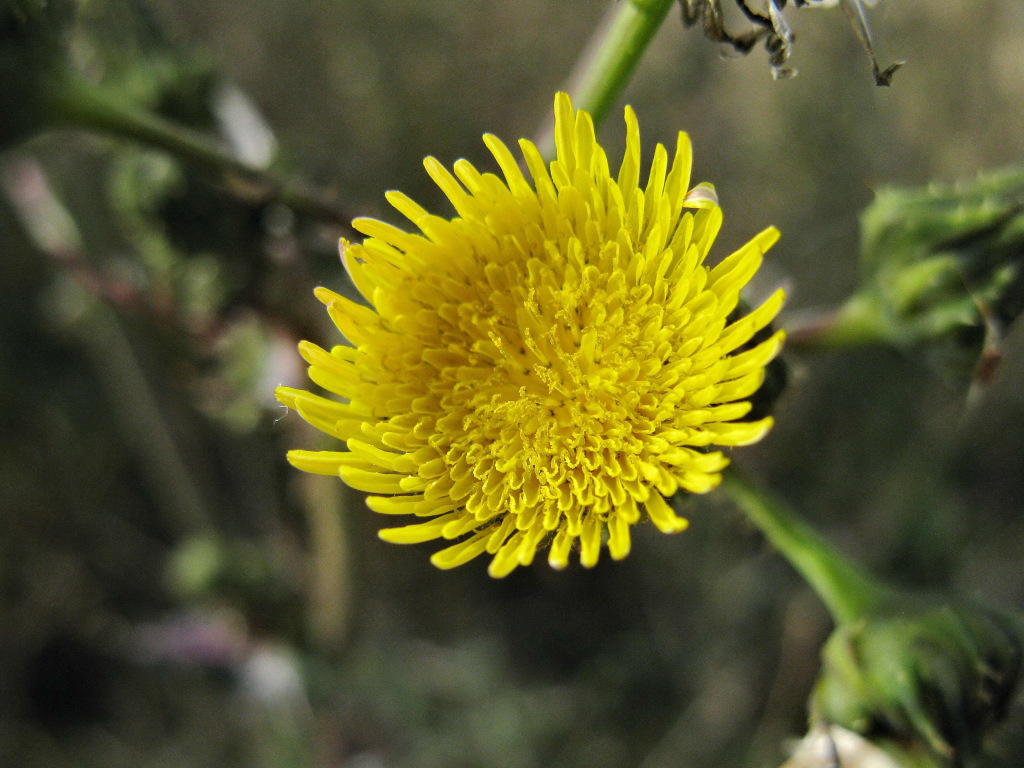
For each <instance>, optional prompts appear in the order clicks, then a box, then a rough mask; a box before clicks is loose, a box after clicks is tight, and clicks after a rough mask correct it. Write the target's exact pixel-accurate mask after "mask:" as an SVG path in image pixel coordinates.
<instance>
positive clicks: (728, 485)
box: [723, 467, 888, 625]
mask: <svg viewBox="0 0 1024 768" xmlns="http://www.w3.org/2000/svg"><path fill="white" fill-rule="evenodd" d="M723 487H724V488H725V489H726V490H727V491H728V492H729V494H730V495H731V496H732V498H733V500H734V501H735V502H736V504H737V505H738V506H739V507H740V509H742V510H743V512H744V513H746V515H747V517H748V518H750V520H751V521H752V522H753V523H754V525H756V526H757V527H758V528H760V529H761V532H762V533H763V534H764V535H765V537H766V538H767V539H768V540H769V541H770V542H771V543H772V545H773V546H774V547H775V548H776V549H777V550H778V551H779V552H780V553H781V554H782V556H783V557H785V558H786V560H788V561H789V564H790V565H792V566H793V568H795V569H796V571H797V572H798V573H799V574H800V575H801V576H803V577H804V579H806V580H807V582H808V583H809V584H810V585H811V588H812V589H814V591H815V592H816V593H817V594H818V597H820V598H821V600H822V602H824V603H825V607H826V608H828V611H829V613H830V614H832V618H833V619H834V620H835V622H836V624H839V625H844V624H850V623H852V622H855V621H857V620H859V619H861V618H863V617H864V616H866V615H867V614H868V613H870V612H871V611H872V610H874V609H876V608H878V607H879V605H880V604H881V603H882V602H883V601H884V600H885V598H886V596H887V595H888V590H887V588H886V587H884V586H882V585H881V584H879V583H878V582H876V581H875V580H874V579H872V578H871V577H870V576H869V575H868V574H867V573H865V572H864V570H863V569H861V568H860V567H859V566H858V565H856V564H855V563H853V562H852V561H850V560H848V559H847V558H846V557H844V556H843V555H841V554H840V553H839V552H837V551H836V550H835V549H834V548H833V547H831V546H830V545H829V544H828V543H827V542H826V541H825V540H824V539H823V538H822V537H821V536H819V535H818V534H817V533H816V532H815V531H814V530H813V529H812V528H811V527H810V526H809V525H807V524H806V523H805V522H803V520H801V519H800V518H799V517H797V516H796V514H795V513H794V512H793V511H792V510H791V509H790V508H789V507H788V506H787V505H786V504H785V502H783V501H782V500H781V499H779V498H778V497H775V496H773V495H772V494H770V493H769V492H768V491H766V490H765V489H764V488H761V487H759V486H758V485H756V484H755V483H754V482H753V481H751V480H750V479H748V478H746V477H744V475H743V474H741V473H740V472H739V470H737V469H736V468H735V467H730V468H729V469H728V470H726V472H725V473H724V475H723Z"/></svg>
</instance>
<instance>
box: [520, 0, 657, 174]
mask: <svg viewBox="0 0 1024 768" xmlns="http://www.w3.org/2000/svg"><path fill="white" fill-rule="evenodd" d="M674 4H675V0H619V2H618V7H616V8H615V9H614V10H613V12H612V13H611V15H610V16H609V18H608V19H607V20H606V21H605V22H604V23H603V24H602V25H601V27H600V28H599V29H598V30H597V32H596V33H595V35H594V37H593V39H592V40H591V41H590V43H589V44H588V45H587V48H586V50H585V51H584V52H583V55H582V56H581V57H580V60H579V63H578V64H577V65H576V68H575V70H574V71H573V73H572V75H571V76H570V77H569V84H568V86H567V90H568V91H569V94H570V95H571V96H572V97H573V104H574V105H575V106H576V107H578V108H579V109H584V110H586V111H587V112H589V113H590V116H591V117H592V118H593V119H594V125H600V124H601V122H602V121H603V120H604V118H605V117H606V116H607V114H608V111H609V110H610V109H611V107H612V104H613V103H614V102H615V99H616V97H617V96H618V95H619V93H620V92H621V91H622V89H623V87H624V86H625V85H626V82H627V81H628V80H629V77H630V75H632V74H633V70H634V69H636V65H637V64H638V63H639V61H640V57H641V56H642V55H643V53H644V51H645V50H646V49H647V46H648V45H649V44H650V42H651V40H652V39H653V38H654V33H655V32H657V31H658V27H660V26H661V22H663V21H664V20H665V16H667V15H668V12H669V9H670V8H671V7H672V6H673V5H674ZM538 146H539V147H540V150H541V152H542V153H543V155H544V156H545V157H551V156H552V155H553V154H554V137H553V135H552V133H551V131H550V126H549V130H546V131H545V133H544V135H543V136H541V137H540V138H539V139H538Z"/></svg>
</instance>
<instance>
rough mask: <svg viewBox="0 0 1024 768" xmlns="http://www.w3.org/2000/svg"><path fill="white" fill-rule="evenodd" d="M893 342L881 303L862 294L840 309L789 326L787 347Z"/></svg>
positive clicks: (842, 346) (807, 348)
mask: <svg viewBox="0 0 1024 768" xmlns="http://www.w3.org/2000/svg"><path fill="white" fill-rule="evenodd" d="M892 342H893V338H892V334H891V333H890V331H889V329H888V327H887V326H886V324H885V321H884V319H883V316H882V311H881V309H880V308H879V307H878V305H877V302H875V301H872V300H871V298H870V297H867V296H863V295H860V294H857V295H854V296H852V297H851V298H850V299H849V300H848V301H847V302H846V303H845V304H843V306H842V307H840V308H839V309H838V310H836V311H833V312H829V313H826V314H823V315H818V316H816V317H812V318H811V319H810V320H809V321H805V322H803V323H800V324H797V325H794V326H791V327H788V328H787V329H786V346H787V347H788V348H789V349H790V350H800V351H819V350H823V349H846V348H849V347H866V346H872V345H879V344H891V343H892Z"/></svg>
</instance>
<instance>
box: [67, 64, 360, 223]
mask: <svg viewBox="0 0 1024 768" xmlns="http://www.w3.org/2000/svg"><path fill="white" fill-rule="evenodd" d="M51 99H52V102H53V103H52V105H51V109H52V111H53V113H54V116H55V117H56V118H57V119H59V120H61V121H62V122H65V123H67V124H69V125H72V126H75V127H77V128H85V129H87V130H91V131H96V132H97V133H103V134H107V135H110V136H116V137H118V138H125V139H132V140H134V141H138V142H141V143H143V144H146V145H149V146H151V147H156V148H159V149H163V150H165V151H166V152H168V153H170V154H172V155H174V156H175V157H178V158H180V159H181V160H184V161H185V162H188V163H191V164H193V165H195V166H198V167H201V168H205V169H207V170H210V171H213V172H215V173H219V174H223V175H227V176H230V177H234V178H235V179H237V180H238V181H240V182H241V186H242V189H237V188H236V191H238V192H240V194H241V195H242V196H244V197H247V198H249V199H252V200H253V201H255V202H264V201H269V200H278V201H280V202H282V203H284V204H285V205H287V206H289V207H290V208H292V209H293V210H294V211H295V212H296V213H298V214H302V215H306V216H309V217H311V218H314V219H319V220H322V221H330V222H332V223H335V224H340V225H342V226H344V227H346V228H347V227H348V226H349V221H350V217H349V216H348V215H347V214H346V213H345V212H344V211H343V210H341V208H340V207H339V206H337V205H335V204H334V202H333V201H331V200H330V199H328V198H327V197H325V196H324V195H323V194H320V193H318V192H315V191H313V190H310V189H308V188H306V187H305V186H303V185H300V184H297V183H295V182H293V181H290V180H287V179H280V178H277V177H276V176H274V175H273V174H271V173H270V172H268V171H266V170H263V169H260V168H255V167H253V166H251V165H249V164H248V163H246V162H244V161H242V160H240V159H238V158H237V157H234V156H233V155H231V154H230V153H229V152H228V151H227V150H225V149H223V148H221V147H220V146H218V145H217V144H216V143H214V142H212V141H211V140H210V139H209V138H208V137H207V136H205V135H204V134H201V133H198V132H196V131H192V130H190V129H188V128H184V127H182V126H178V125H175V124H173V123H171V122H169V121H167V120H165V119H163V118H161V117H159V116H158V115H155V114H152V113H150V112H147V111H145V110H144V109H140V108H138V107H135V106H133V105H129V104H126V103H125V102H124V101H123V100H122V99H120V98H118V97H117V96H116V95H114V94H111V93H108V92H107V91H105V90H104V89H103V88H100V87H98V86H95V85H92V84H91V83H87V82H85V81H82V80H78V79H75V78H67V79H62V80H61V81H59V84H58V87H56V88H55V89H54V90H53V93H52V94H51ZM237 186H238V185H236V187H237Z"/></svg>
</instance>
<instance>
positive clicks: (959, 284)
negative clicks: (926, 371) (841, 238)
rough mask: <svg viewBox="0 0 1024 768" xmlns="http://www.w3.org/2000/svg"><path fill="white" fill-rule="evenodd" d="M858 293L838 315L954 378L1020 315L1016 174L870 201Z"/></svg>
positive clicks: (1020, 207) (1022, 212)
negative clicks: (923, 356)
mask: <svg viewBox="0 0 1024 768" xmlns="http://www.w3.org/2000/svg"><path fill="white" fill-rule="evenodd" d="M861 230H862V238H861V242H862V259H863V280H864V285H863V287H862V289H861V290H860V292H859V293H858V294H857V295H856V296H854V298H853V299H852V300H851V301H850V302H849V303H848V304H847V305H846V307H845V308H844V310H843V315H845V318H844V319H845V320H847V321H850V322H851V324H852V322H853V319H854V318H860V321H861V322H867V321H868V318H871V320H870V322H871V323H872V324H874V325H875V330H876V333H877V334H878V335H879V336H881V337H882V338H883V339H885V340H887V341H889V342H890V343H893V344H895V345H896V346H899V347H902V348H910V349H914V348H916V349H924V350H926V351H928V352H930V353H932V354H934V355H936V356H937V357H938V358H939V362H940V363H941V367H942V368H943V369H945V370H947V371H950V372H952V373H954V374H955V375H957V376H958V377H964V376H965V375H968V376H969V375H970V373H971V372H972V371H973V370H975V369H976V367H977V365H978V362H979V359H980V356H981V354H982V352H983V350H991V349H993V348H994V347H995V346H996V345H997V344H998V340H999V339H1000V338H1001V337H1002V335H1003V334H1004V333H1005V331H1006V329H1007V327H1008V326H1009V325H1010V324H1011V323H1012V322H1013V321H1014V319H1016V317H1017V316H1018V315H1019V314H1020V313H1021V311H1022V310H1024V172H1022V170H1021V169H1019V168H1013V169H1007V170H1004V171H1000V172H997V173H993V174H989V175H986V176H981V177H979V178H978V179H976V180H975V181H973V182H970V183H964V184H958V185H954V186H929V187H926V188H923V189H888V190H883V191H881V192H879V193H878V195H877V197H876V199H875V201H874V203H872V204H871V205H870V206H869V207H868V209H867V210H866V211H865V213H864V215H863V218H862V225H861Z"/></svg>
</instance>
